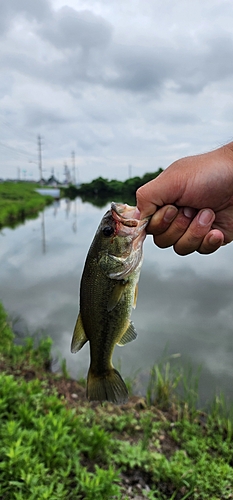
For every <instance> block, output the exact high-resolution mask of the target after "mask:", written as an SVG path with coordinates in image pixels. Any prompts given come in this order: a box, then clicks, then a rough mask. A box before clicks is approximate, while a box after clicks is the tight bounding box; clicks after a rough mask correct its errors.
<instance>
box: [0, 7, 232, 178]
mask: <svg viewBox="0 0 233 500" xmlns="http://www.w3.org/2000/svg"><path fill="white" fill-rule="evenodd" d="M232 23H233V2H232V0H204V1H203V0H196V1H195V2H189V1H188V0H175V1H174V0H146V1H145V2H142V1H139V0H111V1H109V0H53V1H52V0H37V1H36V2H33V1H32V0H7V1H2V2H1V3H0V44H1V47H0V67H1V73H0V117H1V130H2V133H1V138H0V151H1V160H0V177H3V178H6V177H10V178H15V177H17V175H18V173H19V169H20V174H21V177H25V178H32V177H34V178H38V173H39V172H38V164H37V162H38V152H37V151H38V145H37V140H38V139H37V138H38V135H40V136H41V140H42V159H43V169H44V172H43V174H44V177H48V176H49V175H50V173H51V169H54V171H55V174H56V175H57V176H58V178H59V179H60V180H63V179H64V174H63V172H64V163H67V165H68V166H69V167H70V168H71V167H72V165H73V164H72V160H71V153H72V151H74V152H75V166H76V180H79V181H81V182H87V181H90V180H91V179H93V178H95V177H97V176H99V175H102V176H104V177H107V178H118V179H121V180H124V179H126V178H127V177H128V175H129V173H131V174H132V175H133V176H134V175H143V174H144V173H145V172H148V171H155V170H157V168H159V167H163V168H166V166H167V165H169V164H170V163H171V162H172V161H174V160H175V159H177V158H179V157H181V156H185V155H189V154H195V153H199V152H205V151H208V150H210V149H214V148H216V147H218V146H219V145H221V144H223V143H225V142H228V141H230V140H232V138H233V99H232V88H233V30H232ZM129 165H130V167H129Z"/></svg>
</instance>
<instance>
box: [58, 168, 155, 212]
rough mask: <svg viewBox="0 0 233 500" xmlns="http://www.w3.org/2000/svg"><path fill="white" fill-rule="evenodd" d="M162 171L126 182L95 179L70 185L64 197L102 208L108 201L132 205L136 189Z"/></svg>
mask: <svg viewBox="0 0 233 500" xmlns="http://www.w3.org/2000/svg"><path fill="white" fill-rule="evenodd" d="M162 171H163V169H162V168H159V169H158V170H157V171H156V172H147V173H145V174H144V175H143V176H142V177H139V176H136V177H131V178H129V179H127V180H126V181H118V180H116V179H112V180H108V179H105V178H103V177H97V178H96V179H93V181H91V182H88V183H83V184H81V185H80V186H78V187H76V186H74V185H70V186H69V187H68V188H66V189H65V195H66V196H68V197H69V198H71V199H74V198H76V197H77V196H80V197H81V198H82V200H83V201H89V202H91V203H93V204H94V205H98V206H104V205H105V203H106V202H107V201H109V200H111V201H112V200H114V201H122V202H127V203H129V204H132V205H133V204H135V200H136V196H135V194H136V191H137V189H138V188H139V187H140V186H142V185H143V184H146V183H147V182H149V181H151V180H152V179H154V178H155V177H157V176H158V175H159V174H160V173H161V172H162Z"/></svg>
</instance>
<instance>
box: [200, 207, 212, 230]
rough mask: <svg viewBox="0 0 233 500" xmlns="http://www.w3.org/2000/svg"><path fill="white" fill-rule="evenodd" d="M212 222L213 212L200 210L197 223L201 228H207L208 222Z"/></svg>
mask: <svg viewBox="0 0 233 500" xmlns="http://www.w3.org/2000/svg"><path fill="white" fill-rule="evenodd" d="M212 220H213V212H211V211H210V210H202V211H201V212H200V213H199V214H198V221H199V224H200V225H201V226H208V224H210V222H211V221H212Z"/></svg>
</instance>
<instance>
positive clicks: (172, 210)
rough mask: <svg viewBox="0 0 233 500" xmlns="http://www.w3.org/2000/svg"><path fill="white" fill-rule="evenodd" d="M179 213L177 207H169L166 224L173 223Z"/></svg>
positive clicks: (165, 215)
mask: <svg viewBox="0 0 233 500" xmlns="http://www.w3.org/2000/svg"><path fill="white" fill-rule="evenodd" d="M177 212H178V209H177V208H176V207H168V208H167V210H166V212H165V214H164V217H163V219H164V220H165V222H171V221H172V220H173V219H174V218H175V216H176V214H177Z"/></svg>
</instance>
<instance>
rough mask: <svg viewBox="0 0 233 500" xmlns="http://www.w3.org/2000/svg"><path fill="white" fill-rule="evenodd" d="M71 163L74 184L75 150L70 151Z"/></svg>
mask: <svg viewBox="0 0 233 500" xmlns="http://www.w3.org/2000/svg"><path fill="white" fill-rule="evenodd" d="M71 159H72V165H73V184H74V185H75V184H76V175H75V152H74V151H72V153H71Z"/></svg>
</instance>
